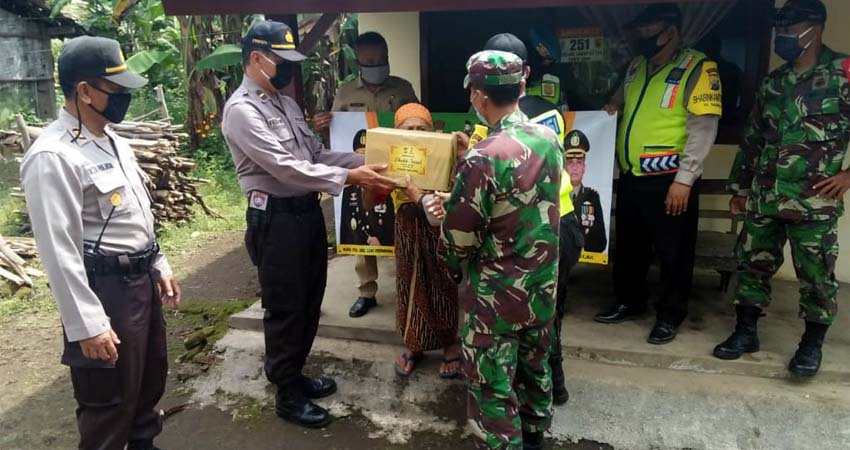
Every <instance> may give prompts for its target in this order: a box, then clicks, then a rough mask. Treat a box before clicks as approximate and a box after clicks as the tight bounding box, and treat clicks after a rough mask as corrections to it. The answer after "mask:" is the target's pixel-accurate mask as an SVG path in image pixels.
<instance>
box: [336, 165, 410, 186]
mask: <svg viewBox="0 0 850 450" xmlns="http://www.w3.org/2000/svg"><path fill="white" fill-rule="evenodd" d="M385 170H387V165H386V164H367V165H364V166H360V167H358V168H356V169H351V170H350V171H348V179H347V180H346V183H347V184H352V185H356V186H361V187H364V188H367V189H372V190H375V191H384V192H385V191H392V190H393V189H395V188H397V187H398V183H396V181H395V180H393V179H392V178H389V177H386V176H384V175H381V173H383V172H384V171H385Z"/></svg>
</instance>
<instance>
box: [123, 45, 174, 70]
mask: <svg viewBox="0 0 850 450" xmlns="http://www.w3.org/2000/svg"><path fill="white" fill-rule="evenodd" d="M166 58H168V53H167V52H163V51H160V50H143V51H140V52H138V53H136V54H134V55H133V56H131V57H130V58H128V59H127V68H128V69H130V71H132V72H136V73H145V72H147V71H148V70H150V68H151V67H153V66H155V65H157V64H159V63H161V62H162V61H164V60H165V59H166Z"/></svg>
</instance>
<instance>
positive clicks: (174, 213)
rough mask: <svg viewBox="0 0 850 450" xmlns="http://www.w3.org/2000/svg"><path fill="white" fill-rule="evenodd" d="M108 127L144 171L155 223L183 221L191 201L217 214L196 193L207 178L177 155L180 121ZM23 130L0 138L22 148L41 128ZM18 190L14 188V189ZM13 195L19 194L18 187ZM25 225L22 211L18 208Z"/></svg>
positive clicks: (182, 136) (183, 136) (189, 213)
mask: <svg viewBox="0 0 850 450" xmlns="http://www.w3.org/2000/svg"><path fill="white" fill-rule="evenodd" d="M110 128H111V129H112V130H113V131H114V132H115V133H116V134H118V135H119V136H121V137H124V138H126V139H127V140H128V141H129V143H130V147H132V149H133V152H134V153H135V155H136V159H137V160H138V162H139V166H140V167H141V169H142V171H143V172H144V175H145V183H146V184H147V186H148V190H149V191H150V194H151V198H152V200H153V202H152V203H151V209H152V210H153V214H154V218H155V219H156V223H157V225H161V224H163V223H166V222H168V223H176V224H178V225H182V224H187V223H189V222H190V221H191V219H192V215H193V214H194V208H193V207H194V205H195V204H198V205H200V206H201V207H202V208H203V210H204V211H205V212H206V213H207V214H208V215H211V216H214V217H220V216H219V215H218V214H217V213H216V212H215V211H213V210H212V209H210V208H209V207H207V205H206V204H205V203H204V200H203V198H201V196H200V195H199V194H198V185H200V184H202V183H209V180H205V179H202V178H195V177H192V176H191V172H192V169H194V168H195V162H194V161H193V160H192V159H190V158H186V157H182V156H178V150H179V149H180V147H181V145H182V144H183V141H184V140H185V139H186V138H187V137H188V135H187V134H186V133H183V132H181V130H182V128H183V126H182V125H172V124H171V123H169V122H167V121H151V122H131V121H125V122H122V123H120V124H111V125H110ZM26 129H27V131H28V132H27V133H26V134H25V135H20V134H19V133H15V132H0V137H3V138H4V139H3V140H2V141H0V143H3V144H4V145H5V143H6V140H8V146H9V147H10V148H11V147H14V146H19V149H20V150H19V151H21V152H23V151H24V150H25V148H26V147H27V145H26V143H27V142H29V141H30V137H31V136H37V135H38V134H40V133H41V131H42V129H41V128H35V127H29V126H27V127H26ZM16 191H18V190H16ZM12 195H14V196H21V197H22V196H23V195H22V194H21V193H20V192H19V191H18V192H14V193H13V194H12ZM19 214H20V215H21V216H22V219H23V222H24V223H25V225H24V228H28V222H29V221H28V220H27V219H28V217H27V215H26V212H24V211H21V212H19Z"/></svg>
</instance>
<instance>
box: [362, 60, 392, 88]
mask: <svg viewBox="0 0 850 450" xmlns="http://www.w3.org/2000/svg"><path fill="white" fill-rule="evenodd" d="M389 76H390V65H389V64H380V65H377V66H360V77H361V78H363V81H365V82H367V83H369V84H371V85H373V86H380V85H382V84H384V81H387V78H388V77H389Z"/></svg>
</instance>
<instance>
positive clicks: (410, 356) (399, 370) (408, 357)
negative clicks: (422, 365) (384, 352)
mask: <svg viewBox="0 0 850 450" xmlns="http://www.w3.org/2000/svg"><path fill="white" fill-rule="evenodd" d="M422 356H423V354H422V353H410V352H404V353H402V354H401V359H403V360H404V366H405V367H407V364H408V363H410V370H405V367H402V366H400V365H399V364H398V361H396V362H395V364H394V366H395V373H396V375H398V376H400V377H409V376H410V374H411V373H413V369H415V368H416V363H418V362H419V361H421V360H422Z"/></svg>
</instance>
